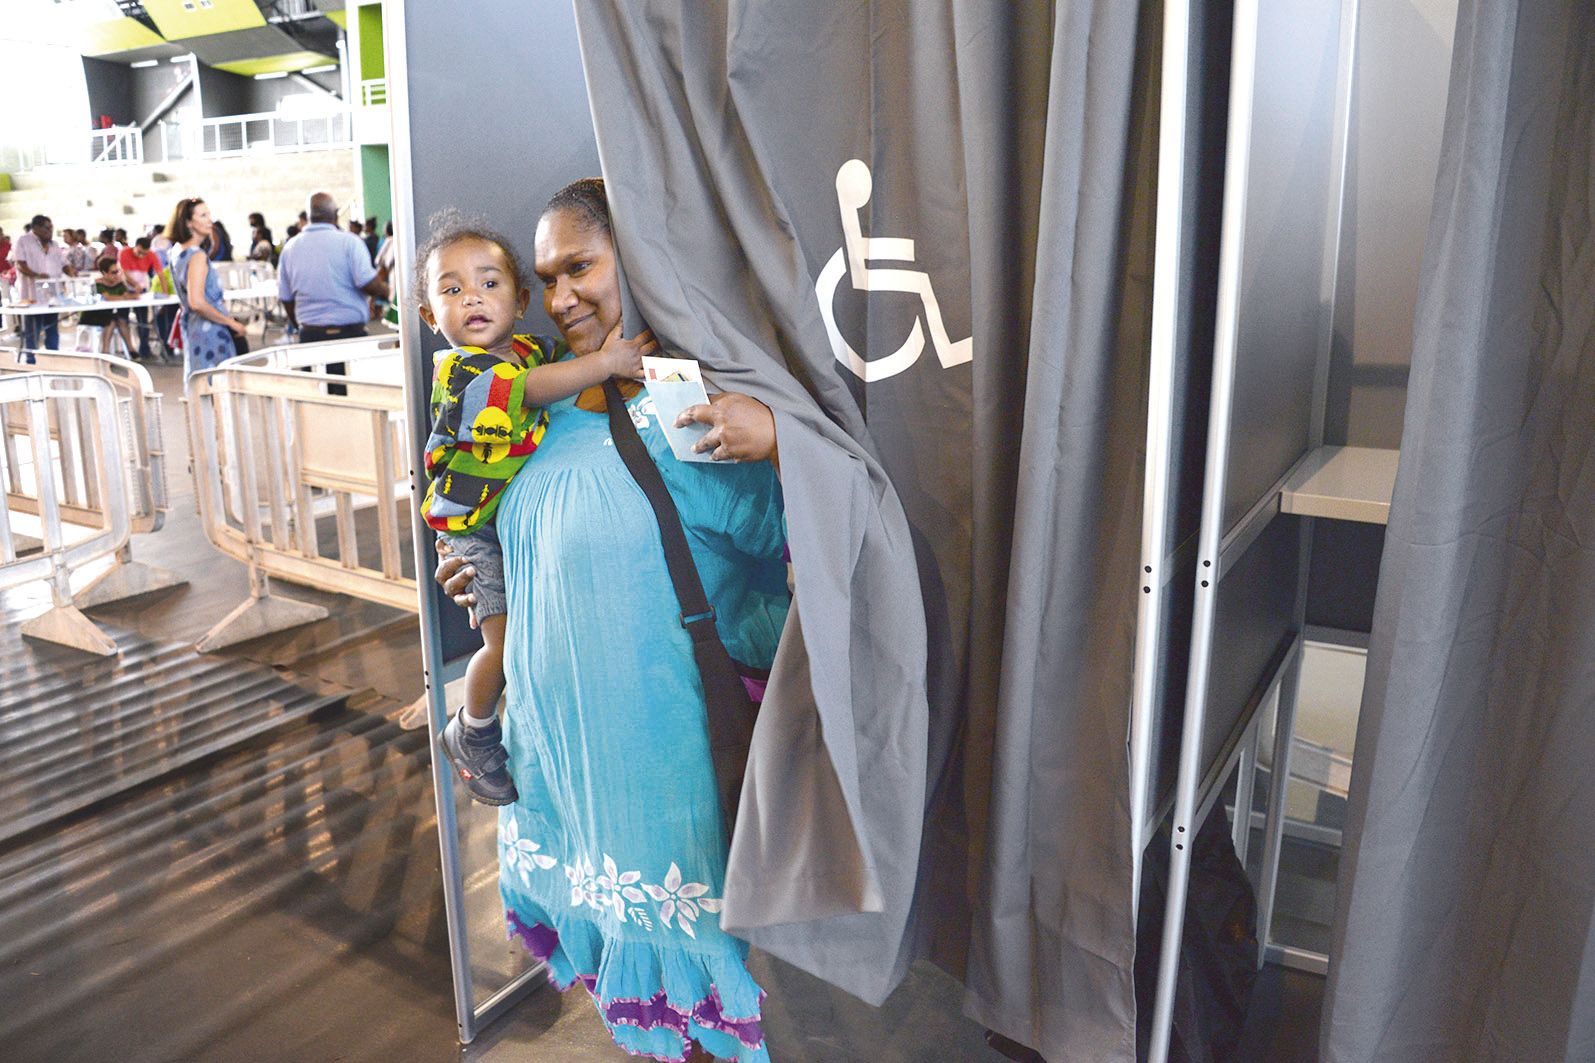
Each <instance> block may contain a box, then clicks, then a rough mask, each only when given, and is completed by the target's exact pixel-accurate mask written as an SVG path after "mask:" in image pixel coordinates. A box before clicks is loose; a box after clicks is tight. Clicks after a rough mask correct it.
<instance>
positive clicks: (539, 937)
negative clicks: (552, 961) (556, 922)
mask: <svg viewBox="0 0 1595 1063" xmlns="http://www.w3.org/2000/svg"><path fill="white" fill-rule="evenodd" d="M505 918H506V921H507V922H508V923H509V927H510V934H511V935H512V936H514V937H518V938H520V939H521V944H523V945H525V946H526V951H527V952H530V953H531V954H532V955H533V956H534V957H536V958H537V959H539V960H542V961H543V962H544V963H547V962H548V958H549V957H550V956H552V955H554V950H555V949H556V948H558V947H559V932H558V931H556V930H554V929H553V928H551V927H546V926H544V925H543V924H542V923H533V924H532V925H531V926H527V925H526V924H525V923H523V922H521V920H520V917H519V916H517V915H516V914H515V913H514V912H506V913H505Z"/></svg>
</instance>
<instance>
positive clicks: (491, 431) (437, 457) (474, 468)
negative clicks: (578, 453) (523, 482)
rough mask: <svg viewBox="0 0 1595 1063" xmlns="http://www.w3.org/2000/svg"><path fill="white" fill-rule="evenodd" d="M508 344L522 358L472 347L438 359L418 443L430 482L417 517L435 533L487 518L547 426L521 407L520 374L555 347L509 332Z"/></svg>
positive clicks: (549, 358)
mask: <svg viewBox="0 0 1595 1063" xmlns="http://www.w3.org/2000/svg"><path fill="white" fill-rule="evenodd" d="M512 346H513V348H514V350H515V353H516V354H517V355H519V356H520V358H521V361H522V362H523V363H524V364H522V365H516V364H515V363H513V362H509V361H505V360H504V359H502V358H500V357H498V356H497V355H494V354H488V353H487V352H486V351H484V350H482V349H481V348H480V347H460V348H456V349H455V350H452V351H449V352H448V353H447V354H445V355H444V356H443V359H442V360H441V361H440V362H439V363H438V366H437V371H436V374H435V375H434V377H433V380H432V434H431V436H429V437H428V438H427V441H426V471H427V475H428V476H430V477H431V483H430V484H428V485H427V489H426V497H425V498H424V499H422V500H421V516H422V517H423V518H424V519H425V520H426V522H427V523H428V524H429V525H431V526H432V527H433V528H435V529H436V530H438V531H441V532H449V533H452V534H455V535H464V534H468V533H470V532H473V531H476V530H477V529H478V528H480V527H482V525H484V524H486V523H487V522H488V521H489V520H491V519H492V517H493V511H494V510H496V509H497V508H498V501H499V497H500V495H502V494H503V492H504V487H505V485H506V484H508V483H509V481H510V477H512V476H514V475H515V473H516V472H517V471H518V470H519V469H520V467H521V466H522V465H524V464H525V463H526V459H527V458H528V457H529V456H531V453H532V451H534V450H536V449H537V444H538V443H539V442H540V441H541V440H542V438H543V432H544V431H545V430H546V429H547V427H548V412H547V411H546V410H543V409H541V408H536V409H527V408H526V402H525V394H526V374H527V372H528V371H529V370H531V369H533V368H535V367H537V366H540V365H544V364H547V363H549V362H553V361H556V360H557V359H558V357H559V356H560V354H561V353H563V352H562V351H560V350H559V349H558V348H557V347H555V346H553V345H551V344H549V342H548V341H547V340H540V339H538V338H536V337H533V336H516V337H515V338H514V340H513V341H512Z"/></svg>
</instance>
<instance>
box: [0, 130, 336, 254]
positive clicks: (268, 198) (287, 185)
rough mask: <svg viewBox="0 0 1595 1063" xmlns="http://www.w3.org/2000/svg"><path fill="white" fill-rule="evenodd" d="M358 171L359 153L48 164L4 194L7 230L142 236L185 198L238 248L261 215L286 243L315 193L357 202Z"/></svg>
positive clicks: (0, 199) (0, 219)
mask: <svg viewBox="0 0 1595 1063" xmlns="http://www.w3.org/2000/svg"><path fill="white" fill-rule="evenodd" d="M358 168H359V159H358V156H357V153H356V149H354V148H329V149H327V150H324V151H304V152H296V153H292V154H283V155H264V154H263V155H258V156H241V157H235V158H224V159H196V160H189V161H177V162H157V163H145V164H143V165H138V166H103V165H92V164H88V163H84V164H81V165H71V166H47V167H43V168H40V169H37V170H31V171H29V172H27V173H21V174H13V175H12V178H11V182H12V189H11V191H8V192H0V228H4V229H5V231H6V232H7V233H10V234H11V235H12V236H13V238H14V237H15V236H16V235H17V234H19V233H20V232H21V231H22V226H23V224H24V223H25V222H26V221H27V220H28V219H29V218H31V217H33V216H34V215H35V214H46V215H49V216H50V218H52V219H53V220H54V221H55V226H56V230H57V232H59V231H60V230H61V229H62V228H65V227H71V228H74V229H87V230H88V231H89V235H90V236H91V237H92V236H93V235H94V234H95V233H97V232H98V231H99V230H100V229H102V228H105V227H107V226H109V227H111V228H122V229H126V230H127V231H128V232H129V233H131V234H134V235H137V234H139V233H142V232H145V231H147V230H148V229H149V227H150V225H152V224H155V223H157V222H158V223H160V224H162V225H164V224H165V223H166V221H167V219H168V218H170V217H171V213H172V208H173V207H174V206H176V204H177V201H178V200H179V199H181V198H183V197H184V196H190V195H198V196H202V197H204V199H205V201H206V202H207V203H208V204H210V207H211V213H212V214H213V215H214V216H215V217H218V218H220V219H221V220H222V221H224V222H226V224H227V230H228V232H229V233H230V234H231V235H232V237H233V242H234V243H235V244H243V243H244V242H245V241H246V240H247V239H248V236H249V231H248V223H247V221H246V219H247V218H248V216H249V215H250V213H251V212H253V211H257V210H258V211H260V212H261V213H263V214H265V215H266V224H267V225H269V226H271V229H272V233H273V235H275V236H276V238H277V239H278V240H281V239H282V234H283V231H284V230H285V229H286V228H287V227H288V226H289V224H291V223H292V222H293V220H294V218H295V217H296V216H297V215H298V213H299V212H300V211H301V210H303V209H304V204H305V197H306V196H308V195H309V194H310V193H311V192H315V191H318V190H325V191H328V192H331V193H332V194H333V196H335V197H336V198H337V200H338V203H339V204H340V205H343V206H348V205H350V204H353V203H355V202H356V200H357V198H358V196H359V189H360V179H359V172H358ZM241 256H242V252H240V253H239V257H241Z"/></svg>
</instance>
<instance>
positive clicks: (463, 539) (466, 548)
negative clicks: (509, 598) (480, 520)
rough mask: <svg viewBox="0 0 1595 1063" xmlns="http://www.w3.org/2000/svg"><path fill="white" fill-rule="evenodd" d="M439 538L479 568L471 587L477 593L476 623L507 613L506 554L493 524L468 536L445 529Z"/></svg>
mask: <svg viewBox="0 0 1595 1063" xmlns="http://www.w3.org/2000/svg"><path fill="white" fill-rule="evenodd" d="M439 538H442V539H446V540H448V544H449V549H450V550H451V551H453V552H454V554H455V556H457V557H463V558H465V561H466V563H467V564H469V565H472V566H473V567H475V569H476V575H475V576H473V577H471V586H470V588H469V590H470V592H471V593H472V594H474V595H476V605H475V606H474V609H475V611H476V622H477V623H478V624H480V623H481V622H482V620H483V619H484V618H485V617H489V616H503V615H504V614H505V613H506V612H507V611H508V606H507V603H506V602H505V600H504V554H503V552H502V551H501V550H500V549H499V545H498V533H497V532H496V531H494V530H493V525H492V524H491V523H489V524H484V525H482V526H481V527H480V528H478V529H476V530H475V531H474V532H471V533H469V534H466V535H452V534H450V533H448V532H443V533H440V535H439Z"/></svg>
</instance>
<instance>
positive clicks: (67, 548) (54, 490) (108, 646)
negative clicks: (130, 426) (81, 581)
mask: <svg viewBox="0 0 1595 1063" xmlns="http://www.w3.org/2000/svg"><path fill="white" fill-rule="evenodd" d="M116 406H117V395H116V391H115V389H113V388H112V387H111V385H110V384H109V383H107V382H106V381H104V380H101V379H99V378H97V377H93V376H87V375H75V374H58V373H21V374H7V375H0V426H3V432H0V435H3V445H0V482H3V484H4V490H3V492H0V511H3V512H0V518H3V519H0V589H6V588H10V587H15V586H18V585H20V584H23V583H30V582H34V581H38V580H45V581H48V583H49V584H50V595H51V607H50V609H48V610H47V611H46V612H44V613H43V614H42V615H40V616H36V617H33V618H32V619H30V620H27V621H25V622H24V623H23V624H22V633H23V635H25V636H28V637H30V638H38V639H44V640H46V641H49V642H55V643H59V644H61V645H65V646H72V647H75V648H77V649H80V650H84V651H86V652H88V653H94V654H98V655H100V656H103V657H108V656H111V655H113V654H115V653H116V652H117V648H116V643H115V642H114V641H112V640H111V638H110V637H109V636H107V635H106V634H105V633H104V632H103V631H101V630H100V629H99V628H97V627H95V626H94V623H93V621H91V620H89V619H88V617H86V616H84V615H83V613H82V612H81V611H79V609H78V607H77V606H76V605H74V604H73V602H72V588H71V577H72V572H73V571H74V570H77V569H81V568H83V567H84V566H86V565H89V564H91V563H93V562H95V561H98V560H100V559H103V558H105V557H107V556H113V555H117V554H119V553H121V552H122V551H123V550H125V549H126V547H127V545H128V539H129V536H130V535H131V531H132V526H131V523H130V521H129V519H128V500H127V489H126V485H125V483H124V482H123V478H122V476H120V475H116V474H115V471H117V470H120V469H121V467H122V465H123V462H124V458H123V453H122V435H121V432H120V430H119V429H118V426H117V419H116ZM29 539H31V540H36V541H37V544H38V545H37V552H34V550H33V549H31V547H32V546H33V544H32V543H30V542H28V541H27V540H29Z"/></svg>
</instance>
